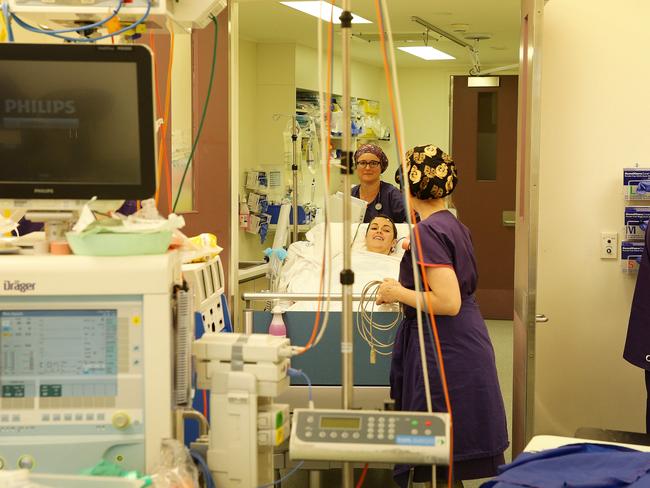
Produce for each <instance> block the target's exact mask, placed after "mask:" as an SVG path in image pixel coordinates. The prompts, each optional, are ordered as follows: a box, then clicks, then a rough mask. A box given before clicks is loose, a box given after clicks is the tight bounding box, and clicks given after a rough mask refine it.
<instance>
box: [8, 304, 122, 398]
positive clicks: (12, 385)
mask: <svg viewBox="0 0 650 488" xmlns="http://www.w3.org/2000/svg"><path fill="white" fill-rule="evenodd" d="M117 348H118V337H117V310H5V311H0V366H1V368H2V369H1V370H0V396H2V397H3V398H17V397H35V396H39V397H89V396H92V397H97V396H115V395H116V394H117V374H118V371H117V369H118V350H117Z"/></svg>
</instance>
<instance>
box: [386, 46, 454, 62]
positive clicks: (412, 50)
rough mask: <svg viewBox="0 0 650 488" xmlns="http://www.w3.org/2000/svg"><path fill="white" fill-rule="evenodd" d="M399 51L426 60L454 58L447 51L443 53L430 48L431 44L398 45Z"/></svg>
mask: <svg viewBox="0 0 650 488" xmlns="http://www.w3.org/2000/svg"><path fill="white" fill-rule="evenodd" d="M398 49H399V50H400V51H404V52H407V53H409V54H412V55H413V56H417V57H418V58H422V59H426V60H427V61H433V60H436V61H437V60H442V59H456V58H455V57H453V56H450V55H449V54H447V53H443V52H442V51H438V50H437V49H435V48H432V47H431V46H406V47H399V48H398Z"/></svg>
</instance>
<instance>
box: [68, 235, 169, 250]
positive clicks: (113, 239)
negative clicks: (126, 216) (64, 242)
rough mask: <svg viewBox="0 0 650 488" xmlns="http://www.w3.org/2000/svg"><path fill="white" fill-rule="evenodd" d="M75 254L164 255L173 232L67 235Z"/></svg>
mask: <svg viewBox="0 0 650 488" xmlns="http://www.w3.org/2000/svg"><path fill="white" fill-rule="evenodd" d="M66 238H67V239H68V244H70V248H71V249H72V252H73V253H74V254H78V255H81V256H140V255H143V254H164V253H165V252H167V249H168V248H169V243H170V242H171V240H172V233H171V231H164V232H155V233H152V234H118V233H115V234H112V233H104V234H85V235H84V234H78V233H76V232H68V233H67V234H66Z"/></svg>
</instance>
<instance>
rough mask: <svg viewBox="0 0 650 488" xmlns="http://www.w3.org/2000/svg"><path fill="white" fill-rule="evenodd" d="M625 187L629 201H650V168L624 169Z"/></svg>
mask: <svg viewBox="0 0 650 488" xmlns="http://www.w3.org/2000/svg"><path fill="white" fill-rule="evenodd" d="M623 186H624V187H625V198H627V199H628V200H650V168H624V169H623Z"/></svg>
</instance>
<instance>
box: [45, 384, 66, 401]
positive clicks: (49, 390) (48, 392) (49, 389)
mask: <svg viewBox="0 0 650 488" xmlns="http://www.w3.org/2000/svg"><path fill="white" fill-rule="evenodd" d="M61 390H62V388H61V385H41V397H43V398H45V397H60V396H61Z"/></svg>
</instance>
